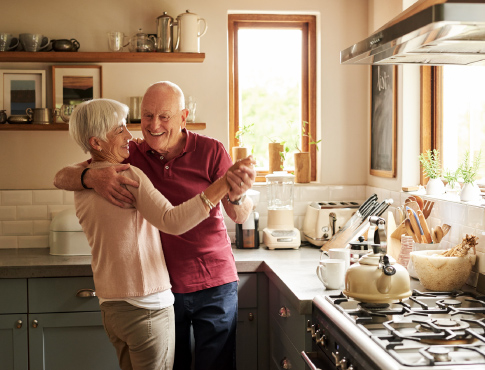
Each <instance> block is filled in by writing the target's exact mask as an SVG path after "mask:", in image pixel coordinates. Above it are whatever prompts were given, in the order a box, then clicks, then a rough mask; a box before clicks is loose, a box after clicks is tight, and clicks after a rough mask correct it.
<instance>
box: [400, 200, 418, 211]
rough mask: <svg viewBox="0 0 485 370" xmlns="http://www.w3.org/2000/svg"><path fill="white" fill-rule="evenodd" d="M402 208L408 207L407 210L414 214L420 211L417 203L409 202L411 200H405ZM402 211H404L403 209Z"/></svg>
mask: <svg viewBox="0 0 485 370" xmlns="http://www.w3.org/2000/svg"><path fill="white" fill-rule="evenodd" d="M403 207H409V208H411V209H412V210H413V211H414V212H417V211H419V210H420V209H419V205H418V203H417V202H416V201H411V200H409V198H408V199H406V201H405V202H404V205H403ZM404 209H405V208H404Z"/></svg>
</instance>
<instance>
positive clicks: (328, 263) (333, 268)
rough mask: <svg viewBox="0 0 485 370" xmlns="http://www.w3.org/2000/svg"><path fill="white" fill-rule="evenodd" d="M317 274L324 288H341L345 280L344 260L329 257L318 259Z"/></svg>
mask: <svg viewBox="0 0 485 370" xmlns="http://www.w3.org/2000/svg"><path fill="white" fill-rule="evenodd" d="M317 276H318V278H319V279H320V281H321V282H322V283H323V285H324V286H325V288H326V289H329V290H336V289H342V288H343V287H344V282H345V261H344V260H340V259H330V258H329V259H323V260H320V264H319V265H318V266H317Z"/></svg>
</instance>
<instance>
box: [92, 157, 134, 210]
mask: <svg viewBox="0 0 485 370" xmlns="http://www.w3.org/2000/svg"><path fill="white" fill-rule="evenodd" d="M129 167H130V165H129V164H120V165H118V166H110V167H104V168H90V169H89V170H88V171H87V172H86V174H85V176H84V184H85V185H86V186H87V187H89V188H93V189H94V191H95V192H96V193H98V194H99V195H101V196H102V197H103V198H105V199H106V200H108V201H109V202H111V203H113V204H114V205H116V206H118V207H123V203H122V202H124V203H129V204H131V203H133V201H134V200H135V198H134V197H133V194H131V193H130V192H129V191H128V190H127V189H126V188H125V187H124V186H122V185H129V186H133V187H135V188H137V187H138V183H137V182H136V181H134V180H132V179H129V178H127V177H125V176H123V175H120V174H119V172H121V171H124V170H127V169H128V168H129Z"/></svg>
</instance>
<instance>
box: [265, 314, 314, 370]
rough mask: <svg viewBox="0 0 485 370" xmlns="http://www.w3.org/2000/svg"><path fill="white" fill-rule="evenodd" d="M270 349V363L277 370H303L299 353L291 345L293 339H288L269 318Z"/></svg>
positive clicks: (303, 364)
mask: <svg viewBox="0 0 485 370" xmlns="http://www.w3.org/2000/svg"><path fill="white" fill-rule="evenodd" d="M270 325H271V329H270V331H271V332H270V348H271V351H270V352H271V362H272V363H273V364H274V366H273V367H275V368H277V369H281V370H282V369H291V370H304V369H305V362H304V361H303V359H302V358H301V356H300V352H301V351H298V349H297V348H295V346H294V345H293V343H292V341H293V337H288V336H287V334H285V333H284V332H283V330H282V329H281V327H280V326H279V325H278V324H277V323H276V320H275V319H274V318H273V317H271V318H270Z"/></svg>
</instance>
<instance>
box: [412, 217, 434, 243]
mask: <svg viewBox="0 0 485 370" xmlns="http://www.w3.org/2000/svg"><path fill="white" fill-rule="evenodd" d="M416 213H417V215H418V217H419V223H420V224H421V227H422V228H423V233H424V237H425V238H426V241H427V242H428V243H431V242H432V241H433V239H432V238H431V234H430V232H429V227H428V223H427V222H426V219H425V218H424V214H423V212H422V211H418V212H416Z"/></svg>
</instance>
